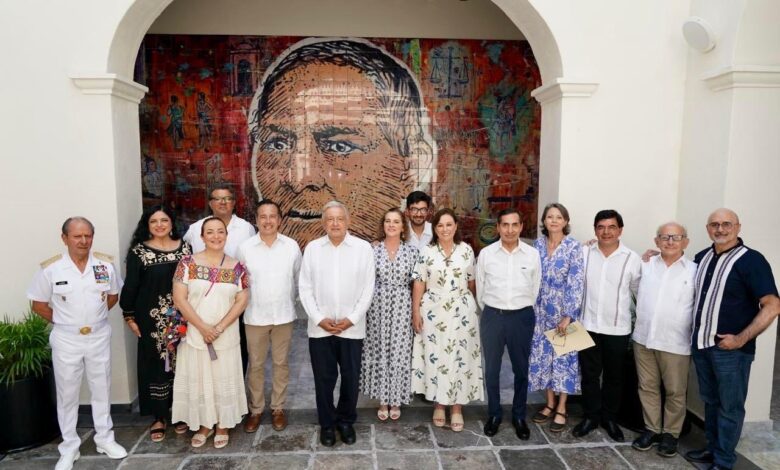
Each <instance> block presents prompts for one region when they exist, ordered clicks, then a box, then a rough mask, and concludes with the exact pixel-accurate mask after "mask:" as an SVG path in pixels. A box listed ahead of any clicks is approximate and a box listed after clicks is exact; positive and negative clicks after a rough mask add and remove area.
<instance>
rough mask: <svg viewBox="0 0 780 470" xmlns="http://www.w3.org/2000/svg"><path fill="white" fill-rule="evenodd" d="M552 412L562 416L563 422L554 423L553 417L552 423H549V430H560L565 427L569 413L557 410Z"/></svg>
mask: <svg viewBox="0 0 780 470" xmlns="http://www.w3.org/2000/svg"><path fill="white" fill-rule="evenodd" d="M554 414H555V415H558V416H563V423H556V422H555V418H553V421H552V423H550V432H561V431H563V430H564V429H566V420H567V419H568V418H569V415H568V414H566V413H559V412H557V411H555V412H554Z"/></svg>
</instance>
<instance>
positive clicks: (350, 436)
mask: <svg viewBox="0 0 780 470" xmlns="http://www.w3.org/2000/svg"><path fill="white" fill-rule="evenodd" d="M336 429H337V430H338V432H339V435H340V436H341V442H343V443H344V444H346V445H348V446H351V445H352V444H354V443H355V441H356V440H357V436H356V435H355V428H353V427H352V425H351V424H339V425H338V426H336Z"/></svg>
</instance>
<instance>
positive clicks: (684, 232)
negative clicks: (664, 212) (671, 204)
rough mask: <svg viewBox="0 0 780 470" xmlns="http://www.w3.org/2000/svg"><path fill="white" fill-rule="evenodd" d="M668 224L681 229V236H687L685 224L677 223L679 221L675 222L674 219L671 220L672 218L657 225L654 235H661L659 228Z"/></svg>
mask: <svg viewBox="0 0 780 470" xmlns="http://www.w3.org/2000/svg"><path fill="white" fill-rule="evenodd" d="M669 225H673V226H675V227H677V228H679V229H680V230H682V234H683V236H684V237H685V238H688V229H687V228H685V225H683V224H681V223H679V222H675V221H673V220H672V221H669V222H666V223H664V224H661V225H659V226H658V228H657V229H656V231H655V235H656V236H660V235H661V230H662V229H663V228H664V227H666V226H669Z"/></svg>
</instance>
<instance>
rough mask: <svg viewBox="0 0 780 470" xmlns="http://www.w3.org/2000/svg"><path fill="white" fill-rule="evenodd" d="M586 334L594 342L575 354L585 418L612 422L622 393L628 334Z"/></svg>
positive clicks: (616, 413) (618, 407) (618, 408)
mask: <svg viewBox="0 0 780 470" xmlns="http://www.w3.org/2000/svg"><path fill="white" fill-rule="evenodd" d="M588 333H589V334H590V336H591V338H593V342H594V343H596V345H595V346H593V347H591V348H588V349H585V350H583V351H580V353H579V354H580V369H581V370H582V407H583V409H584V411H585V417H586V418H590V419H592V420H594V421H599V420H603V421H615V420H616V419H617V415H618V412H619V411H620V400H621V397H622V396H623V367H624V363H625V360H626V354H627V353H628V339H629V335H624V336H616V335H605V334H601V333H593V332H591V331H589V332H588Z"/></svg>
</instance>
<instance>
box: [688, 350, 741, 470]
mask: <svg viewBox="0 0 780 470" xmlns="http://www.w3.org/2000/svg"><path fill="white" fill-rule="evenodd" d="M691 353H692V354H691V355H692V356H693V363H694V364H695V365H696V376H697V377H698V379H699V395H701V399H702V401H703V402H704V436H705V437H706V438H707V449H709V451H710V452H712V454H713V455H714V456H715V463H716V464H718V465H720V466H722V467H726V468H733V467H734V463H735V462H736V460H737V454H736V453H735V449H736V448H737V444H738V443H739V437H740V435H741V434H742V422H743V421H744V420H745V400H746V399H747V391H748V379H749V378H750V366H751V365H752V363H753V357H754V356H753V354H748V353H745V352H742V351H739V350H736V351H725V350H723V349H720V348H718V347H717V346H713V347H711V348H707V349H696V347H695V345H694V347H693V348H692V351H691Z"/></svg>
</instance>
